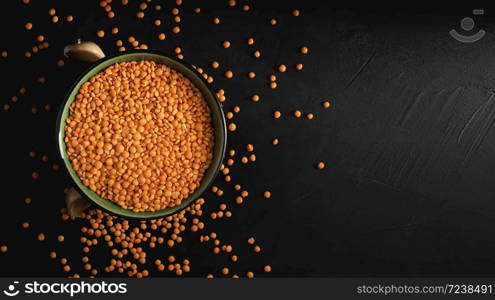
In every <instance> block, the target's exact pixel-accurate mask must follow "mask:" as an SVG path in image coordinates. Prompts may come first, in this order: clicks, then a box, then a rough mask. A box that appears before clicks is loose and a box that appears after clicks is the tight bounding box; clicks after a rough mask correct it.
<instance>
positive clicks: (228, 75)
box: [225, 70, 234, 79]
mask: <svg viewBox="0 0 495 300" xmlns="http://www.w3.org/2000/svg"><path fill="white" fill-rule="evenodd" d="M225 77H226V78H229V79H230V78H232V77H234V72H232V71H231V70H228V71H226V72H225Z"/></svg>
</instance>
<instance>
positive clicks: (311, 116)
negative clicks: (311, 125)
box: [306, 113, 314, 120]
mask: <svg viewBox="0 0 495 300" xmlns="http://www.w3.org/2000/svg"><path fill="white" fill-rule="evenodd" d="M306 118H307V119H308V120H312V119H313V118H314V115H313V114H312V113H308V114H306Z"/></svg>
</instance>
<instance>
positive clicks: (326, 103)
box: [321, 101, 330, 108]
mask: <svg viewBox="0 0 495 300" xmlns="http://www.w3.org/2000/svg"><path fill="white" fill-rule="evenodd" d="M321 106H323V108H329V107H330V102H328V101H323V102H322V103H321Z"/></svg>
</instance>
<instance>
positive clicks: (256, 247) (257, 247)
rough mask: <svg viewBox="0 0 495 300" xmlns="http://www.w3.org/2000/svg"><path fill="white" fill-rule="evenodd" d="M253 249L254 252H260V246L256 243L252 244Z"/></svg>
mask: <svg viewBox="0 0 495 300" xmlns="http://www.w3.org/2000/svg"><path fill="white" fill-rule="evenodd" d="M253 250H254V252H256V253H260V252H261V247H260V246H258V245H256V246H254V248H253Z"/></svg>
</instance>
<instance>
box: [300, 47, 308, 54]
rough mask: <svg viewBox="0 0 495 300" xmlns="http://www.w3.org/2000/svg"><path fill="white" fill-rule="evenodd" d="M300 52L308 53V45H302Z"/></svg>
mask: <svg viewBox="0 0 495 300" xmlns="http://www.w3.org/2000/svg"><path fill="white" fill-rule="evenodd" d="M300 52H301V53H302V54H308V47H306V46H302V47H301V49H300Z"/></svg>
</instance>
